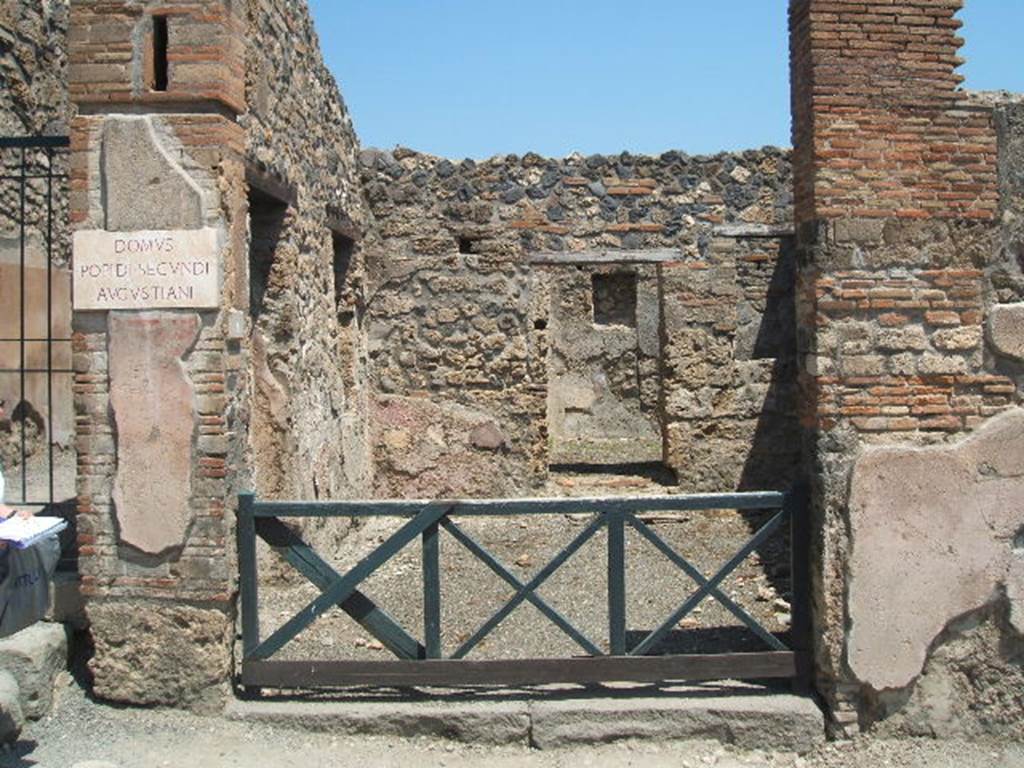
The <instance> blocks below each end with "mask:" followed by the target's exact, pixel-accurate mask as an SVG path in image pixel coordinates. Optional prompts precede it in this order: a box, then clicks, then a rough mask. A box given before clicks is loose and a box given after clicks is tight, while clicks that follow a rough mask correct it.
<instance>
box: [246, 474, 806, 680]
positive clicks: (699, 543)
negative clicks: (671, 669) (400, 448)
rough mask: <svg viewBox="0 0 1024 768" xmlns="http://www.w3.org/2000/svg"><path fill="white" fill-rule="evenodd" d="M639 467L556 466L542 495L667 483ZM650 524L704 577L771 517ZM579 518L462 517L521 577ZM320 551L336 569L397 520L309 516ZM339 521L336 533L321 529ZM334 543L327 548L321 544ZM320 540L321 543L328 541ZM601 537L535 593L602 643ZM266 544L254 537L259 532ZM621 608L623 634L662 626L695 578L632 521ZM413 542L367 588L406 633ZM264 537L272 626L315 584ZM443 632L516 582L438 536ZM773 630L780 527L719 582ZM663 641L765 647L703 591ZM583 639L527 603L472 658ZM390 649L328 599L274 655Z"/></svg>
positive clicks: (563, 648)
mask: <svg viewBox="0 0 1024 768" xmlns="http://www.w3.org/2000/svg"><path fill="white" fill-rule="evenodd" d="M672 490H673V489H672V488H665V487H661V486H658V485H657V484H655V483H653V482H652V481H650V480H649V479H647V478H644V477H638V476H634V477H629V476H626V477H621V476H620V477H608V476H588V475H580V474H577V475H560V476H558V477H556V478H554V479H553V481H552V483H551V485H550V487H549V489H548V495H552V496H554V495H558V496H602V495H604V496H606V495H613V494H618V495H624V494H630V495H633V494H654V493H666V492H670V491H672ZM645 519H647V520H648V521H649V523H650V526H651V528H652V530H653V531H654V532H655V533H656V534H657V535H658V536H660V537H661V538H663V539H664V540H665V541H666V542H667V543H668V544H669V545H671V546H672V547H673V548H674V549H675V550H676V551H677V552H679V553H680V554H682V555H683V556H685V557H686V558H687V559H688V560H690V562H692V563H693V564H694V565H695V566H696V567H697V568H699V569H700V570H701V571H702V572H703V573H704V574H705V575H707V576H708V577H710V576H711V575H713V574H714V573H715V572H716V571H717V569H718V568H719V567H720V566H721V565H722V564H723V563H724V562H726V561H727V560H728V559H729V558H730V557H731V556H732V555H733V554H734V553H735V552H736V550H737V549H739V547H740V546H741V545H742V544H743V543H744V542H745V541H746V540H747V539H748V538H749V537H750V536H751V534H752V531H753V530H754V529H756V527H759V526H760V525H761V524H763V522H765V521H767V519H768V514H761V513H758V514H753V515H741V514H738V513H736V512H735V511H732V510H711V511H708V512H700V513H679V514H658V515H654V516H650V517H648V518H645ZM590 520H591V517H590V516H585V515H533V516H529V517H520V518H512V519H506V518H496V519H495V518H472V519H461V520H458V521H457V523H458V524H459V525H460V526H461V527H462V528H463V529H464V530H465V531H466V532H467V533H469V534H470V535H471V536H472V537H473V538H474V539H475V540H476V541H477V542H478V543H480V544H481V545H482V546H484V547H485V548H486V549H488V550H489V551H490V552H491V553H492V554H493V555H494V556H496V557H497V558H498V559H499V560H500V561H501V562H502V563H503V564H504V565H505V566H506V567H507V568H508V569H509V570H510V571H512V572H513V573H514V574H515V575H516V576H517V577H518V578H519V579H520V580H522V581H523V582H526V581H529V579H530V578H531V577H532V576H533V575H534V574H535V573H536V572H537V571H538V570H540V569H541V568H542V567H543V566H544V565H545V564H547V563H548V561H549V560H550V559H551V558H553V557H554V556H555V555H556V554H557V553H558V552H559V551H560V550H561V548H562V547H564V546H565V545H566V544H567V543H569V542H570V541H571V540H572V539H573V538H574V537H575V536H576V535H577V534H578V533H579V532H581V531H582V530H583V529H584V527H585V526H586V525H587V524H588V523H589V522H590ZM317 525H318V527H319V530H317V531H316V532H315V533H314V534H312V538H315V539H316V540H317V545H315V548H316V549H317V550H318V552H319V553H320V554H321V556H323V557H324V558H325V559H327V560H328V561H330V562H331V564H332V565H333V566H334V567H335V568H336V569H338V570H339V571H343V570H344V569H347V568H349V567H351V566H352V565H354V564H355V563H356V562H358V560H359V559H360V558H362V557H363V556H365V555H366V554H367V553H368V552H369V551H371V550H372V548H373V547H375V546H376V545H377V544H378V543H380V542H381V541H383V540H384V539H385V538H386V537H387V536H388V535H390V534H391V533H392V532H393V531H394V530H396V529H397V527H398V526H399V525H400V522H399V521H397V520H380V519H375V520H371V521H368V522H367V523H366V524H365V525H364V526H363V527H361V528H360V529H358V530H356V531H354V532H353V531H352V530H351V529H350V528H349V525H348V522H347V521H344V520H334V521H328V522H327V523H324V522H322V521H320V522H318V523H317ZM330 525H333V526H335V531H334V532H333V534H332V531H331V530H329V528H326V527H325V526H330ZM332 540H334V541H335V542H336V543H335V544H334V546H333V547H332V546H331V545H330V542H331V541H332ZM324 542H328V543H327V545H326V546H324ZM606 547H607V538H606V532H605V531H603V530H602V531H599V532H598V533H597V534H595V536H594V537H593V538H592V539H591V540H590V541H589V542H588V543H587V544H585V545H584V546H583V547H582V548H581V549H580V550H579V551H578V552H576V553H575V554H574V555H573V556H572V558H570V559H569V561H568V562H566V563H565V564H564V565H563V566H562V567H560V568H559V569H558V570H557V571H556V572H555V574H554V575H553V576H552V577H551V578H550V579H549V580H548V581H547V582H546V583H545V584H544V585H543V586H542V587H541V589H540V590H539V592H538V594H539V595H540V596H541V597H542V598H543V599H545V600H546V601H547V602H548V603H549V604H550V605H551V606H552V607H554V608H555V609H556V610H558V611H559V612H560V613H562V614H563V615H564V616H565V617H566V618H568V619H569V621H570V622H572V623H573V624H574V625H575V626H577V627H578V628H579V629H580V630H581V631H582V632H583V634H584V635H586V636H587V637H588V638H590V639H591V640H592V641H593V642H594V643H595V644H596V645H597V646H598V647H599V648H602V649H603V650H606V649H607V635H608V628H607V621H608V606H607V597H606V595H607V570H606V567H607V566H606V562H607V560H606V558H607V555H606ZM261 548H263V545H262V543H261ZM626 551H627V572H626V586H627V614H628V621H629V623H628V627H629V630H630V632H629V636H628V641H629V642H630V643H636V642H639V640H640V639H642V638H643V636H644V635H645V634H646V632H648V631H650V630H652V629H654V628H655V627H657V626H659V625H660V624H661V623H662V622H663V621H664V620H665V619H666V618H667V617H668V616H669V615H670V614H671V613H672V611H673V610H675V609H676V608H677V607H678V606H680V605H681V604H682V603H683V601H684V600H685V599H686V597H687V596H688V595H689V594H690V593H691V592H692V591H693V590H694V589H695V584H694V582H693V581H692V580H691V579H689V578H688V577H687V576H686V575H685V574H684V573H683V572H682V571H680V570H679V569H678V568H676V566H674V565H673V564H672V563H671V562H670V561H669V560H668V559H666V558H665V557H664V556H663V555H662V554H661V553H659V552H657V551H656V550H655V549H654V547H653V546H652V545H651V544H650V543H648V542H646V541H645V540H643V539H642V537H641V536H640V535H639V534H638V533H637V532H636V531H634V530H632V529H629V528H627V533H626ZM420 557H421V556H420V547H419V545H418V543H414V544H411V545H410V546H408V547H406V548H405V549H404V550H403V551H402V552H401V553H399V554H398V555H397V556H395V557H394V558H392V559H391V560H390V561H389V562H388V563H387V564H386V565H385V566H383V567H382V568H381V569H380V570H379V571H378V572H377V573H375V574H374V575H373V576H371V577H370V578H369V579H368V580H367V581H366V582H365V583H364V586H363V587H362V589H363V591H364V592H365V593H366V594H367V595H368V596H370V597H371V598H372V599H373V600H374V601H375V602H377V604H378V605H379V606H381V607H382V608H383V609H384V610H386V611H387V612H388V613H390V614H391V615H392V616H394V617H395V618H396V619H397V620H398V621H399V623H401V624H402V625H403V626H404V627H406V629H407V630H408V631H409V632H410V633H411V634H412V635H414V636H419V637H421V636H422V627H423V613H422V572H421V568H422V566H421V562H420ZM273 558H274V556H273V555H272V553H270V551H269V548H266V549H265V550H264V551H263V552H262V554H261V557H260V560H261V564H263V565H264V566H270V567H269V568H265V569H264V572H265V573H267V574H269V575H270V578H268V579H266V580H264V582H263V584H262V585H261V589H260V619H261V622H260V624H261V634H262V636H263V637H266V636H267V635H269V634H270V633H271V632H272V631H273V630H274V629H276V628H277V627H278V626H280V625H281V624H282V623H284V622H285V621H286V620H287V619H289V618H290V617H291V616H292V615H294V614H295V613H296V612H297V611H298V610H299V609H300V608H301V607H302V606H304V605H306V604H307V603H308V602H310V601H311V600H313V599H314V598H315V597H316V596H317V595H318V592H317V590H316V589H315V588H314V587H312V585H309V584H308V583H305V582H302V581H301V580H299V579H296V578H286V579H285V580H282V579H281V578H280V576H281V575H282V574H285V573H287V570H286V569H282V568H280V567H277V566H275V564H274V563H273ZM441 564H442V601H441V604H442V626H443V627H444V634H443V637H442V641H443V646H444V651H445V653H446V654H450V653H451V652H452V651H454V650H455V649H456V648H457V647H458V646H459V645H461V644H462V643H463V642H464V641H465V640H466V639H467V638H469V637H470V636H471V635H472V634H473V633H474V632H475V631H476V629H477V628H478V627H479V626H480V625H481V624H482V623H483V622H484V621H485V619H487V618H488V617H489V616H491V615H492V614H493V613H494V612H495V611H497V610H498V609H499V608H500V607H501V606H502V605H503V604H504V603H505V602H506V601H507V600H508V599H509V598H511V597H512V595H513V591H512V589H511V588H510V587H509V586H508V585H507V584H506V583H505V582H503V581H501V579H499V578H498V577H497V576H495V575H494V574H493V573H492V572H491V571H490V570H488V568H487V567H486V566H485V565H483V563H481V562H480V561H479V560H477V559H476V558H475V557H474V556H473V555H472V554H471V553H470V552H469V551H468V550H466V549H465V548H464V547H463V546H462V545H461V544H459V543H458V542H457V541H455V540H454V539H453V538H452V537H451V536H449V535H448V534H447V533H444V532H442V534H441ZM722 590H723V591H724V592H725V593H726V594H727V595H729V597H731V598H732V599H734V600H735V601H736V602H737V603H739V604H740V605H741V606H743V607H744V608H745V609H746V610H747V611H748V612H749V613H750V614H751V615H753V616H754V617H755V618H756V619H758V621H760V622H761V623H762V624H763V625H764V626H765V627H766V628H767V629H768V630H769V631H771V632H773V633H776V634H778V635H779V636H781V637H783V638H784V637H785V634H786V632H787V631H788V629H789V622H790V613H789V597H790V596H789V564H788V555H787V544H786V542H785V541H784V539H783V538H782V537H781V536H778V535H777V536H775V537H774V538H773V539H772V540H770V541H769V542H768V543H767V544H766V545H765V546H763V547H762V548H761V549H760V550H759V551H758V552H756V553H754V555H753V556H752V557H750V558H748V559H747V560H746V561H745V562H744V563H743V564H742V565H740V567H739V568H738V569H737V570H736V571H735V572H734V573H733V575H732V576H730V577H729V578H728V579H727V580H726V581H725V582H724V583H723V585H722ZM658 650H659V651H660V652H670V651H671V652H675V653H688V652H700V651H712V652H725V651H754V650H766V646H765V644H764V643H763V642H762V641H760V640H759V639H758V638H757V637H755V636H754V635H753V633H751V632H750V631H749V630H747V629H746V628H745V627H743V625H742V624H741V623H740V622H739V621H738V620H737V619H736V618H735V617H733V616H732V615H731V614H730V613H729V612H728V611H726V610H725V609H724V608H723V607H721V606H720V605H719V604H718V603H716V602H714V601H713V600H710V599H708V600H706V601H705V602H704V603H703V604H702V605H701V606H699V607H698V608H697V610H695V611H694V613H693V614H692V615H691V616H688V617H686V618H685V619H683V620H682V621H681V622H680V623H679V625H678V626H677V627H676V628H675V630H674V631H673V632H672V633H671V635H670V636H669V638H668V639H666V640H665V641H664V642H663V643H662V645H661V647H660V648H659V649H658ZM580 652H581V650H580V648H579V647H578V646H577V645H576V644H575V643H574V642H573V641H572V640H570V639H569V638H568V637H566V636H565V635H564V634H563V633H562V632H561V630H559V629H558V628H557V627H556V626H555V625H554V624H553V623H551V622H550V621H549V620H548V619H547V618H545V617H544V616H543V615H542V614H541V613H540V612H539V611H538V610H537V609H536V608H534V607H533V606H531V605H529V604H527V603H524V604H523V605H521V606H520V607H519V608H517V609H516V611H515V612H513V613H512V614H511V615H510V616H509V617H508V618H507V619H506V620H505V621H504V622H502V624H501V625H500V626H499V627H498V628H497V629H496V630H495V631H494V632H493V633H492V634H491V635H489V636H488V637H487V638H486V639H485V640H484V641H483V642H482V643H481V644H480V645H479V646H477V647H476V648H475V649H474V650H473V651H472V653H471V654H470V658H478V659H487V658H491V659H494V658H544V657H562V656H570V655H578V654H579V653H580ZM389 657H390V654H389V653H388V652H387V651H385V650H384V649H383V647H382V646H381V645H380V644H379V643H377V642H376V641H374V639H373V638H372V637H370V636H369V635H367V634H366V633H365V632H364V631H363V630H362V629H361V628H360V627H359V626H358V625H356V624H355V623H354V622H353V621H352V620H351V619H349V618H348V617H347V616H346V615H345V614H344V613H343V612H342V611H341V610H339V609H335V610H332V611H330V612H328V613H327V614H326V615H325V616H323V617H322V618H321V619H319V620H318V621H317V622H316V623H315V624H314V625H313V626H312V627H310V628H309V629H308V630H306V631H305V632H303V633H302V634H301V635H300V636H299V637H298V638H296V639H295V640H294V641H293V642H291V643H290V644H288V645H287V646H286V647H285V648H284V649H282V651H281V652H280V653H279V654H278V655H277V656H276V658H279V659H319V660H327V659H363V660H374V659H378V660H382V659H386V658H389Z"/></svg>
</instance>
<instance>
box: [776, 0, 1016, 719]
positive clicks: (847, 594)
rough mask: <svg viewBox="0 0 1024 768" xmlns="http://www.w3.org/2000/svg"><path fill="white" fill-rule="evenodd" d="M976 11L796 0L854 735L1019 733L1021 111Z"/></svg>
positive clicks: (833, 667) (814, 333)
mask: <svg viewBox="0 0 1024 768" xmlns="http://www.w3.org/2000/svg"><path fill="white" fill-rule="evenodd" d="M961 5H962V3H961V2H959V0H942V2H923V0H921V1H920V2H899V3H887V4H884V5H883V4H880V3H879V4H874V3H867V4H865V3H861V2H857V3H853V2H845V0H843V1H840V2H825V1H824V0H794V2H792V4H791V19H792V35H793V37H792V46H793V98H794V118H795V119H794V143H795V147H794V173H795V174H796V177H797V178H798V179H799V182H798V185H797V187H798V193H797V202H796V220H797V222H798V233H797V234H798V254H799V264H800V267H801V268H800V272H799V276H798V284H799V288H798V301H797V304H798V321H797V324H798V329H799V345H800V346H799V353H800V364H801V386H802V389H803V394H802V401H803V404H804V407H805V411H804V413H803V423H804V426H805V428H806V433H805V456H804V461H803V467H804V471H805V472H806V473H807V474H808V476H809V477H810V478H811V480H812V482H813V486H814V493H813V505H812V530H813V531H814V536H815V541H814V545H813V546H814V563H815V572H816V579H815V584H814V589H815V605H814V609H815V618H816V621H817V625H818V631H817V632H816V637H817V639H818V642H817V648H816V652H817V669H818V674H819V678H820V680H819V685H820V687H821V689H822V691H823V692H824V693H825V694H826V695H827V696H828V698H829V703H830V706H831V709H832V711H833V714H834V715H835V717H836V722H837V724H838V725H839V726H840V727H846V728H850V727H853V728H855V727H856V726H857V725H858V724H859V725H861V726H868V725H871V724H873V723H875V722H877V721H879V720H883V721H884V725H883V726H880V727H883V728H890V729H891V728H904V729H909V730H913V731H915V732H933V733H939V734H942V733H947V732H949V731H950V730H953V731H955V730H956V728H963V729H964V730H965V732H969V733H972V734H978V733H983V732H984V733H1002V734H1014V735H1019V730H1018V729H1017V727H1016V726H1015V725H1013V722H1014V721H1015V720H1016V722H1019V720H1020V711H1021V709H1020V707H1021V702H1020V700H1019V696H1016V695H1015V694H1013V693H1012V691H1013V690H1018V691H1019V680H1020V668H1019V654H1016V652H1014V651H1013V648H1014V644H1015V643H1016V642H1017V641H1016V640H1015V639H1014V638H1015V637H1016V634H1015V633H1016V632H1018V631H1019V627H1018V628H1017V629H1016V630H1014V629H1012V624H1011V623H1010V622H1009V621H1008V620H1006V616H1008V615H1016V611H1017V610H1018V608H1017V602H1016V601H1017V600H1019V598H1018V597H1016V595H1018V594H1019V590H1020V586H1019V579H1020V575H1019V571H1020V564H1019V562H1018V561H1019V555H1018V554H1015V552H1017V550H1015V549H1014V547H1015V546H1016V545H1015V544H1014V543H1013V542H1014V536H1015V535H1017V531H1018V530H1019V526H1020V513H1019V509H1017V510H1016V511H1011V510H1014V509H1015V507H1018V506H1019V505H1016V504H1014V503H1012V502H1009V501H1008V500H1009V499H1010V498H1021V494H1022V493H1024V488H1022V486H1021V484H1020V474H1019V469H1018V468H1017V467H1018V465H1019V464H1020V461H1021V460H1022V447H1021V446H1022V445H1024V443H1022V439H1021V435H1020V428H1021V413H1022V412H1021V409H1020V403H1021V379H1020V375H1019V369H1017V368H1015V367H1014V364H1012V363H1011V362H1009V361H1008V360H1007V355H1006V352H1005V350H1003V349H1001V347H1002V344H1003V342H1000V341H999V339H1000V338H1001V337H1002V336H1001V334H1000V333H999V332H995V333H993V329H994V328H996V327H997V326H1000V325H1001V323H1002V320H1001V319H1000V318H1002V317H1003V312H1006V313H1008V314H1007V315H1006V316H1007V317H1012V316H1014V314H1015V312H1016V310H1014V309H1013V308H1012V307H1013V306H1014V302H1018V301H1019V298H1018V297H1019V285H1020V282H1019V280H1020V278H1019V275H1020V263H1019V229H1018V226H1017V219H1018V217H1019V211H1018V210H1017V209H1018V207H1019V198H1018V196H1017V192H1016V191H1015V190H1017V191H1019V189H1018V187H1019V169H1018V168H1016V167H1015V163H1016V162H1018V161H1019V151H1020V147H1019V143H1018V142H1019V122H1018V118H1019V113H1018V112H1017V109H1018V108H1017V107H1009V108H1008V107H1004V106H996V107H995V108H993V106H992V103H984V101H979V100H977V99H970V98H967V97H965V96H964V95H963V94H961V93H959V92H957V91H955V90H954V88H955V85H956V84H957V83H958V82H959V79H960V78H959V76H958V75H956V73H955V69H956V66H957V65H958V64H959V63H960V60H959V59H958V58H957V55H956V54H957V48H958V47H959V45H960V44H961V42H962V41H961V40H960V39H959V38H957V37H956V36H955V30H956V28H957V27H958V26H959V25H960V22H959V21H958V20H957V19H955V18H954V14H955V13H956V11H957V10H959V8H960V7H961ZM997 128H998V130H997ZM1014 243H1017V245H1014ZM1015 249H1016V251H1015ZM1004 303H1005V304H1004ZM997 305H1001V306H997ZM1007 307H1010V308H1007ZM1009 322H1010V323H1011V324H1012V323H1013V322H1015V321H1013V320H1010V321H1009ZM1003 338H1005V337H1003ZM1011 357H1012V355H1011ZM922 595H928V596H929V599H927V600H922V599H921V596H922ZM996 636H1001V637H1003V638H1004V639H1003V641H1000V642H998V643H997V642H993V641H992V638H993V637H996ZM954 647H955V650H954ZM965 648H973V649H975V651H976V652H977V655H975V656H973V657H971V658H968V657H969V656H970V654H969V653H967V655H965V653H966V652H965V651H964V649H965ZM1015 659H1016V660H1015ZM992 670H999V673H998V674H996V673H994V672H993V671H992ZM981 678H984V679H986V680H987V681H989V682H990V683H991V685H992V686H993V688H992V690H984V687H985V686H979V685H978V680H979V679H981ZM997 678H998V679H997ZM968 713H970V714H969V715H968ZM1014 713H1015V714H1014Z"/></svg>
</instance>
